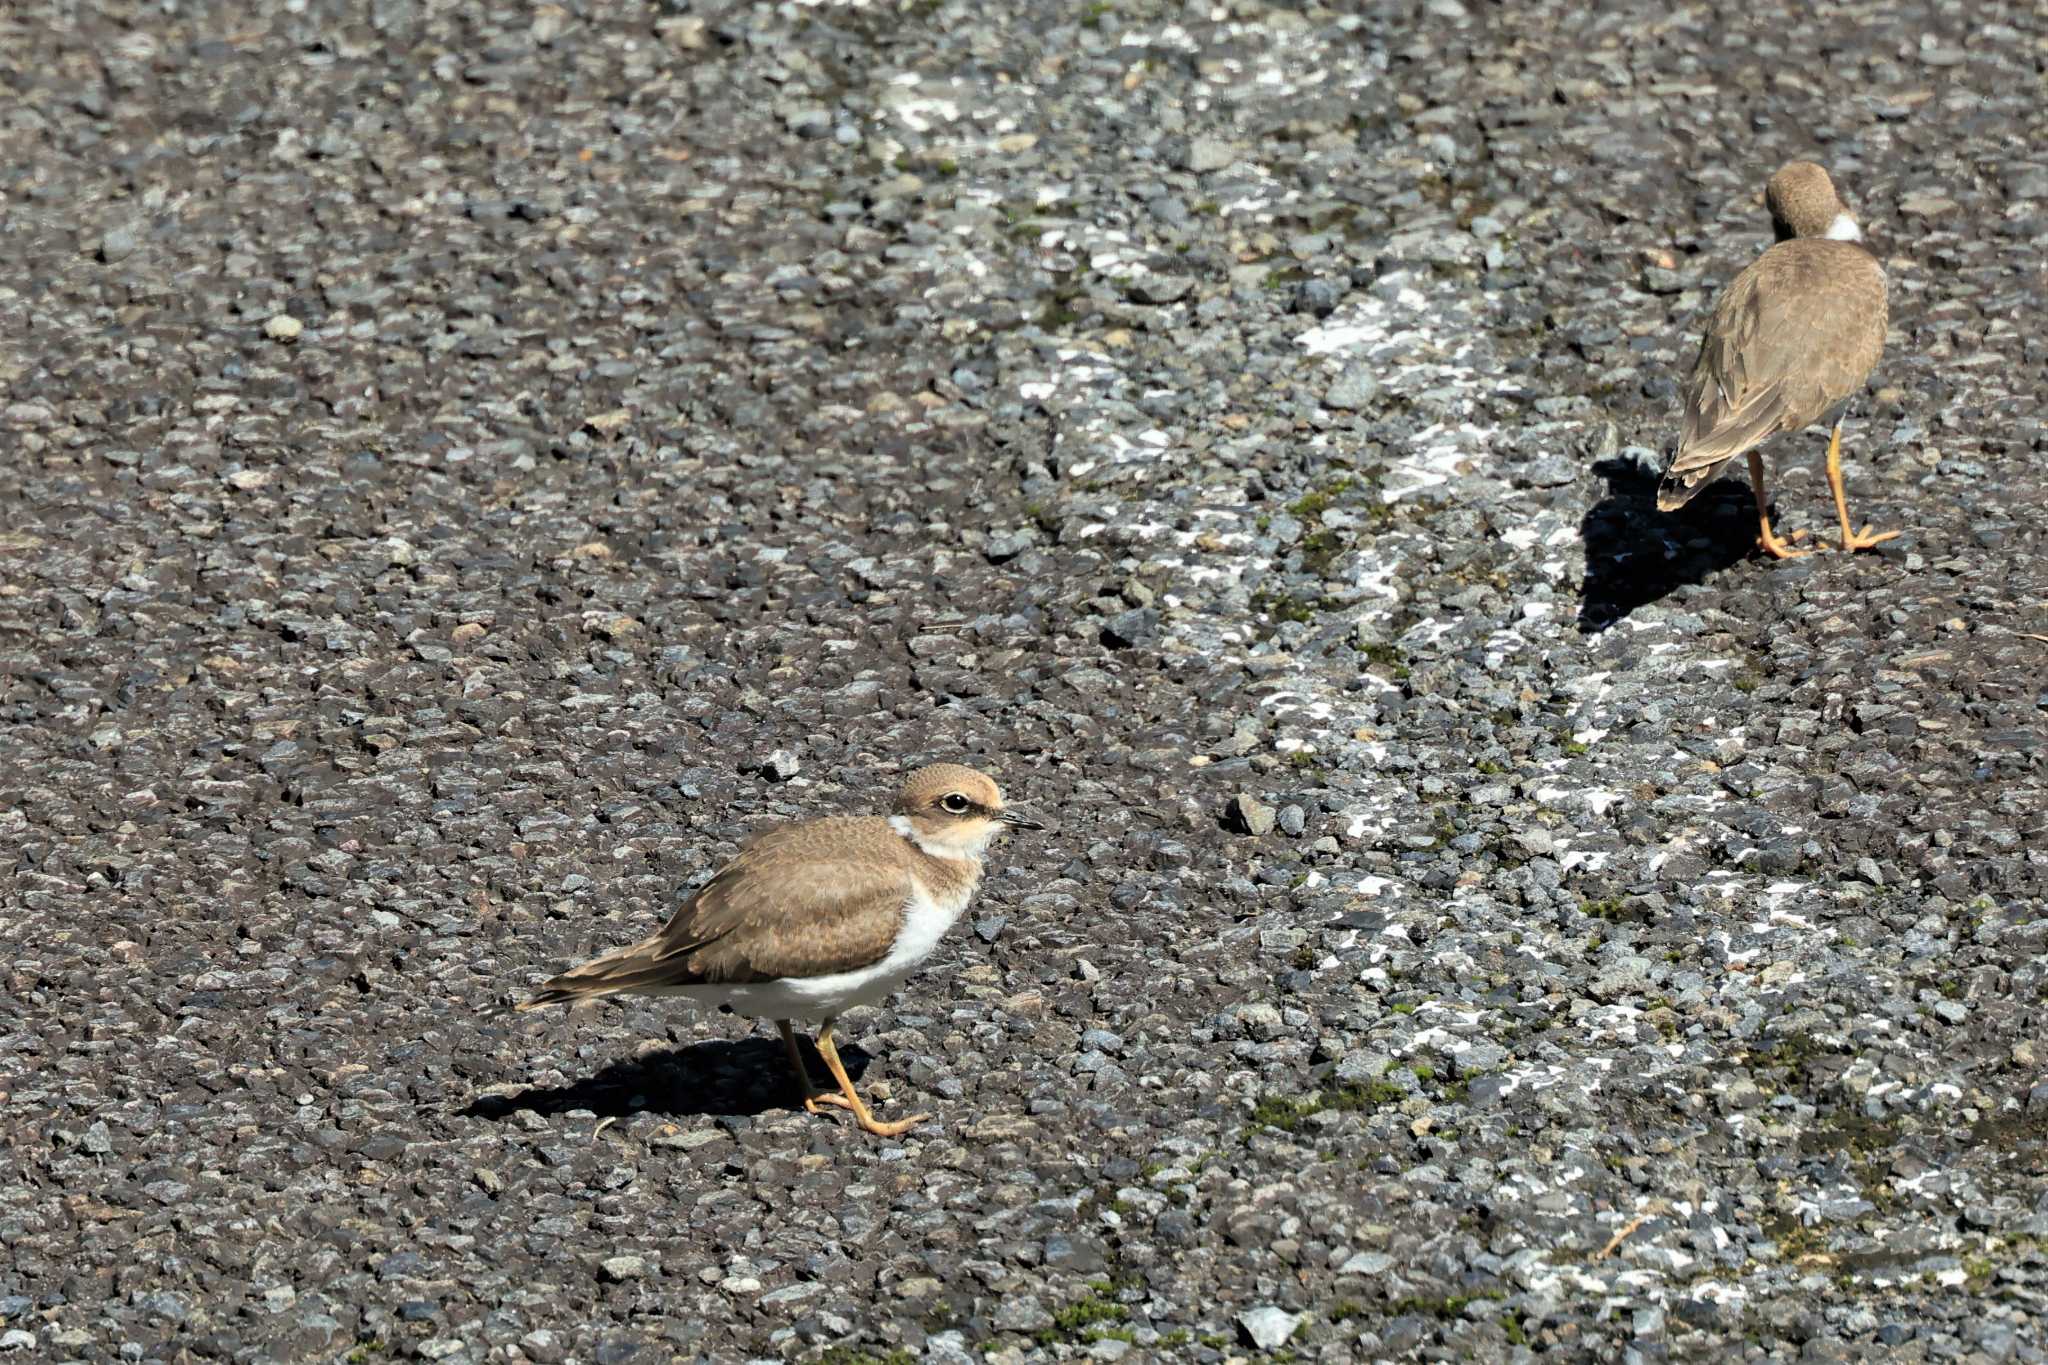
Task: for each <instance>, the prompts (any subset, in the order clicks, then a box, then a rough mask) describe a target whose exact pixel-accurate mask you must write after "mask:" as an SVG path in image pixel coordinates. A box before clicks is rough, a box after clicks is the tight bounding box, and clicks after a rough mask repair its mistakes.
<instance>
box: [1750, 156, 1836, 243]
mask: <svg viewBox="0 0 2048 1365" xmlns="http://www.w3.org/2000/svg"><path fill="white" fill-rule="evenodd" d="M1764 202H1765V203H1766V204H1768V205H1770V209H1771V223H1772V225H1773V226H1775V227H1776V228H1777V230H1778V240H1779V241H1781V242H1782V241H1788V240H1790V239H1791V238H1794V237H1825V236H1827V235H1828V234H1829V233H1830V232H1831V231H1832V230H1834V228H1835V222H1836V220H1837V219H1838V218H1840V217H1842V216H1843V215H1845V214H1847V213H1848V212H1849V210H1848V209H1847V208H1846V207H1844V205H1843V203H1842V199H1841V196H1840V195H1838V194H1836V193H1835V182H1834V181H1833V180H1831V179H1829V178H1828V173H1827V171H1825V170H1824V169H1822V168H1821V167H1819V166H1817V165H1815V164H1814V163H1813V162H1811V161H1791V162H1787V163H1786V164H1785V166H1784V167H1783V168H1782V169H1781V170H1779V172H1778V173H1777V174H1776V175H1774V176H1772V177H1771V183H1770V184H1769V185H1767V186H1765V187H1764Z"/></svg>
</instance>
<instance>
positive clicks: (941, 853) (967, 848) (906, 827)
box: [889, 815, 1000, 862]
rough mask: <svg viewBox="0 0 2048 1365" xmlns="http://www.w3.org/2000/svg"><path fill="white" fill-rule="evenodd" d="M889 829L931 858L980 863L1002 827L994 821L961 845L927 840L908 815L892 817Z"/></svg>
mask: <svg viewBox="0 0 2048 1365" xmlns="http://www.w3.org/2000/svg"><path fill="white" fill-rule="evenodd" d="M889 828H890V829H893V830H895V831H896V832H897V833H898V834H900V835H902V836H903V837H904V838H906V839H908V840H910V842H911V843H913V844H916V845H917V847H918V848H919V849H920V850H921V851H922V852H924V853H926V854H929V855H930V856H931V857H934V858H954V859H961V858H965V859H972V860H973V861H975V862H979V861H980V860H981V855H982V851H983V850H984V849H986V848H987V847H988V841H989V840H991V839H993V838H995V837H996V832H997V830H998V829H999V828H1000V826H998V825H997V824H995V822H994V821H990V822H989V825H988V828H987V829H985V830H983V831H982V832H981V833H980V834H979V835H977V836H975V837H974V838H972V839H967V840H962V841H961V842H959V843H946V842H943V841H941V840H938V839H927V838H925V837H924V836H923V835H922V834H919V833H918V832H917V826H916V825H913V824H911V823H910V817H909V816H907V815H892V816H890V817H889Z"/></svg>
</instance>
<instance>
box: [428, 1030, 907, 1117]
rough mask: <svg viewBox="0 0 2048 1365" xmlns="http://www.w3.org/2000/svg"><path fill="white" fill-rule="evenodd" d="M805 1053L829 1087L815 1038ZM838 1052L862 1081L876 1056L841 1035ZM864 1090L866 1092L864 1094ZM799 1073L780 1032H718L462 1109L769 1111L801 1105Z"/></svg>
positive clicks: (505, 1112)
mask: <svg viewBox="0 0 2048 1365" xmlns="http://www.w3.org/2000/svg"><path fill="white" fill-rule="evenodd" d="M803 1046H804V1060H805V1061H806V1062H808V1063H809V1065H810V1068H811V1074H812V1075H813V1076H815V1077H818V1078H819V1080H820V1083H821V1085H822V1087H823V1088H825V1089H828V1090H829V1089H831V1088H832V1084H831V1081H830V1079H829V1077H830V1073H829V1072H827V1071H826V1070H825V1064H824V1062H822V1061H820V1060H819V1058H818V1054H817V1052H816V1050H815V1049H813V1048H812V1046H811V1045H810V1043H809V1042H808V1041H806V1042H805V1043H804V1045H803ZM839 1060H840V1061H842V1062H844V1063H845V1064H846V1071H847V1074H848V1075H850V1076H852V1077H853V1079H854V1080H855V1081H856V1082H858V1081H859V1080H860V1078H861V1075H862V1073H864V1072H865V1071H866V1070H867V1068H868V1062H869V1061H870V1058H869V1056H868V1054H867V1053H865V1052H863V1051H862V1050H861V1049H860V1048H859V1047H858V1046H856V1045H854V1044H852V1043H843V1042H842V1043H840V1045H839ZM864 1098H865V1097H864ZM797 1107H798V1105H797V1098H796V1081H795V1078H794V1077H792V1076H791V1075H790V1071H789V1059H788V1058H787V1057H785V1056H784V1055H783V1052H782V1043H781V1042H780V1041H779V1040H777V1039H774V1038H746V1039H742V1040H740V1041H738V1042H733V1041H731V1040H728V1039H714V1040H711V1041H708V1042H702V1043H690V1044H686V1045H685V1046H682V1047H674V1048H668V1049H666V1050H664V1051H661V1052H653V1053H649V1054H647V1055H646V1056H643V1057H631V1058H625V1059H622V1060H620V1061H616V1062H613V1063H611V1064H610V1065H608V1066H606V1067H605V1068H604V1069H603V1070H602V1071H599V1072H597V1073H596V1074H595V1075H592V1076H588V1077H585V1078H584V1079H582V1080H580V1081H571V1082H570V1083H569V1084H567V1085H553V1086H533V1087H530V1088H529V1089H526V1090H521V1091H519V1092H518V1093H517V1094H511V1095H483V1096H479V1097H478V1098H476V1099H474V1100H472V1101H471V1102H470V1103H469V1105H468V1107H466V1108H465V1109H463V1110H462V1111H461V1112H462V1117H464V1118H479V1119H491V1120H493V1121H496V1120H501V1119H506V1118H510V1117H511V1116H512V1115H513V1114H516V1113H518V1112H519V1111H520V1110H522V1109H531V1110H532V1111H533V1112H535V1113H536V1114H562V1113H567V1112H569V1111H570V1110H573V1109H587V1110H589V1111H590V1112H591V1113H593V1114H595V1115H597V1116H598V1117H599V1118H626V1117H629V1116H631V1115H633V1114H660V1115H663V1116H665V1117H669V1118H685V1117H690V1116H699V1115H733V1114H745V1115H753V1114H763V1113H767V1112H769V1111H770V1110H775V1109H794V1108H797Z"/></svg>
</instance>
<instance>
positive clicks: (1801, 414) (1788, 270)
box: [1657, 161, 1899, 559]
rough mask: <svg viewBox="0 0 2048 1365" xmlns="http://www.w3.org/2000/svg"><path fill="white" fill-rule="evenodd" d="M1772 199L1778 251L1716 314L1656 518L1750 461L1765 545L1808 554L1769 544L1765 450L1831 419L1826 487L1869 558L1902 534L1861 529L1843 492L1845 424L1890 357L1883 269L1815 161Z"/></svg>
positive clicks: (1781, 181) (1852, 542)
mask: <svg viewBox="0 0 2048 1365" xmlns="http://www.w3.org/2000/svg"><path fill="white" fill-rule="evenodd" d="M1764 199H1765V202H1766V203H1767V204H1768V205H1769V206H1770V210H1771V221H1772V223H1773V225H1774V226H1775V227H1776V229H1777V233H1778V241H1777V243H1776V245H1774V246H1772V247H1770V248H1769V249H1768V250H1766V251H1765V252H1764V254H1763V255H1761V256H1759V257H1758V258H1757V259H1756V260H1755V261H1754V262H1752V263H1751V264H1750V265H1749V267H1748V268H1747V269H1745V270H1744V271H1743V272H1742V273H1741V274H1739V275H1737V276H1736V277H1735V279H1734V281H1733V282H1732V283H1731V284H1729V286H1728V288H1727V290H1726V291H1725V292H1724V293H1723V294H1722V295H1721V297H1720V299H1719V301H1718V302H1716V303H1715V305H1714V312H1713V316H1712V317H1711V318H1709V319H1708V321H1707V331H1706V335H1705V337H1703V338H1702V339H1701V341H1700V354H1699V360H1698V362H1697V363H1696V364H1695V365H1694V366H1693V371H1692V380H1691V382H1690V383H1688V384H1687V385H1686V390H1685V417H1684V427H1683V430H1682V432H1681V434H1680V436H1679V441H1678V449H1677V452H1676V453H1675V454H1674V455H1673V456H1672V458H1671V462H1670V463H1669V464H1667V465H1666V466H1665V467H1664V477H1663V479H1662V481H1661V482H1660V483H1659V484H1658V485H1657V508H1658V510H1659V511H1663V512H1669V511H1672V510H1674V509H1676V508H1678V507H1682V506H1683V505H1684V504H1685V503H1686V502H1688V501H1690V500H1691V498H1692V496H1693V494H1695V493H1697V492H1698V491H1699V490H1700V489H1701V488H1702V487H1704V486H1705V485H1706V483H1707V481H1708V480H1710V479H1712V478H1713V477H1714V475H1715V474H1717V473H1719V472H1720V470H1721V467H1722V466H1723V465H1725V464H1727V463H1728V462H1729V461H1730V460H1732V459H1734V458H1735V457H1736V456H1738V455H1745V454H1746V455H1748V456H1749V482H1750V488H1751V491H1752V492H1754V493H1755V495H1756V514H1757V522H1758V524H1759V526H1760V527H1761V528H1762V530H1761V533H1760V535H1759V536H1758V544H1760V545H1761V546H1762V547H1763V550H1764V552H1765V553H1766V554H1770V555H1773V556H1775V557H1776V558H1779V559H1790V558H1792V557H1794V556H1796V555H1802V554H1808V553H1811V552H1810V551H1806V550H1795V549H1793V548H1792V547H1791V545H1790V543H1789V542H1788V541H1786V540H1784V539H1781V538H1780V537H1779V536H1777V535H1776V534H1774V533H1773V532H1772V530H1771V513H1770V503H1769V500H1768V498H1767V496H1766V493H1765V490H1764V464H1763V458H1762V456H1761V455H1760V453H1759V452H1758V449H1757V448H1758V447H1759V446H1760V445H1762V444H1763V442H1765V441H1767V440H1769V439H1770V438H1771V437H1773V436H1775V435H1778V434H1779V433H1781V432H1796V431H1799V430H1801V429H1802V428H1805V427H1808V426H1811V425H1813V424H1814V423H1815V422H1819V421H1823V420H1826V419H1829V418H1832V419H1833V422H1834V434H1833V436H1831V437H1830V438H1829V440H1828V457H1827V472H1828V486H1829V487H1830V488H1832V489H1833V490H1834V495H1835V512H1836V514H1837V515H1838V516H1839V517H1840V519H1841V523H1842V548H1843V549H1844V550H1867V549H1869V548H1870V547H1871V546H1873V545H1878V544H1881V543H1882V542H1884V541H1887V540H1890V539H1891V538H1892V537H1893V536H1896V535H1898V534H1899V533H1898V532H1897V531H1885V532H1883V533H1881V534H1878V535H1872V534H1871V533H1870V528H1869V527H1868V526H1865V527H1864V528H1863V529H1862V530H1860V531H1858V530H1855V529H1853V528H1852V525H1851V523H1850V520H1849V502H1848V498H1847V497H1846V495H1845V494H1844V493H1843V491H1842V421H1841V412H1842V409H1843V408H1844V407H1845V406H1846V405H1847V404H1848V401H1849V399H1850V398H1852V397H1854V396H1855V394H1856V392H1857V391H1858V390H1859V389H1861V388H1862V387H1863V381H1864V379H1865V378H1866V377H1867V376H1868V375H1869V374H1870V371H1871V368H1872V367H1873V366H1875V365H1876V364H1877V358H1878V356H1879V355H1880V354H1881V353H1882V352H1883V350H1884V333H1885V319H1886V308H1885V281H1884V269H1883V267H1881V266H1880V265H1878V263H1877V257H1875V256H1873V255H1871V254H1870V252H1869V251H1868V250H1866V249H1865V248H1864V246H1863V233H1862V231H1861V230H1860V229H1859V228H1858V227H1857V226H1856V219H1855V218H1854V217H1853V216H1851V214H1850V213H1849V210H1848V209H1847V208H1845V207H1844V206H1843V204H1842V201H1841V198H1840V197H1839V196H1838V195H1837V194H1836V193H1835V184H1834V181H1832V180H1830V179H1829V178H1828V173H1827V172H1826V171H1825V170H1823V169H1821V168H1820V167H1819V166H1816V165H1815V164H1814V163H1812V162H1811V161H1794V162H1792V163H1790V164H1789V165H1787V166H1786V167H1784V169H1782V170H1780V171H1779V172H1778V173H1777V174H1776V175H1774V176H1772V177H1771V181H1770V184H1769V186H1768V187H1767V188H1766V189H1765V191H1764ZM1804 534H1805V532H1803V531H1802V532H1799V533H1798V534H1797V535H1794V536H1793V537H1792V538H1791V539H1792V540H1797V539H1798V538H1799V536H1800V535H1804Z"/></svg>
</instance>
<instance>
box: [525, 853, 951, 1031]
mask: <svg viewBox="0 0 2048 1365" xmlns="http://www.w3.org/2000/svg"><path fill="white" fill-rule="evenodd" d="M914 890H915V887H914V886H913V884H912V882H911V878H910V875H909V873H908V871H907V870H906V869H904V868H903V867H901V866H900V865H892V864H888V863H882V862H874V861H862V860H834V859H830V858H822V859H821V858H820V857H818V856H817V855H816V853H814V852H812V851H809V850H787V849H784V848H782V847H779V846H778V844H777V843H776V842H775V841H766V842H756V843H754V844H752V845H750V846H748V848H746V849H745V850H744V851H742V852H741V854H740V855H739V856H738V857H737V858H735V859H733V861H732V862H730V863H728V864H726V866H725V867H724V868H722V869H721V870H720V871H719V873H718V875H717V876H715V877H713V878H712V879H711V880H710V881H709V882H706V883H705V884H704V886H703V887H702V888H701V889H700V890H699V891H698V892H697V893H696V894H695V895H694V896H692V897H691V898H690V900H689V902H688V903H687V904H686V905H684V906H683V907H682V908H681V909H680V910H678V911H676V913H675V915H674V916H673V917H671V918H670V920H669V922H668V923H667V924H665V925H663V926H662V927H661V929H660V931H659V932H657V933H655V934H654V935H652V936H651V937H649V938H645V939H642V940H641V941H640V942H638V943H634V944H630V945H628V946H626V947H624V948H620V949H618V950H617V951H615V952H610V953H606V954H605V955H604V956H602V957H598V958H593V959H592V960H591V961H589V962H586V963H584V964H583V965H581V966H579V967H575V968H572V969H571V970H569V971H566V972H564V973H562V974H561V975H560V976H557V977H554V978H553V979H551V980H549V981H548V982H547V983H546V984H545V985H543V986H542V987H541V989H540V991H539V993H538V994H537V995H536V997H535V998H534V1000H533V1001H531V1002H529V1003H530V1004H533V1005H546V1004H555V1003H561V1002H565V1001H571V1000H576V999H583V998H588V997H593V996H600V995H615V994H618V993H620V992H627V991H662V990H673V989H677V988H681V987H689V986H720V985H727V986H738V985H746V984H749V983H753V982H762V981H773V980H775V979H777V978H779V977H809V976H825V975H829V974H831V973H833V972H847V971H857V970H859V969H860V968H862V967H868V966H872V965H873V964H875V963H876V962H879V961H880V960H881V959H882V958H884V957H886V956H887V955H888V952H889V949H890V948H891V947H892V946H894V944H895V941H896V936H897V933H898V932H899V931H900V930H901V928H902V926H903V912H904V909H905V907H906V906H907V905H908V904H909V902H910V898H911V895H912V893H913V891H914Z"/></svg>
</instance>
